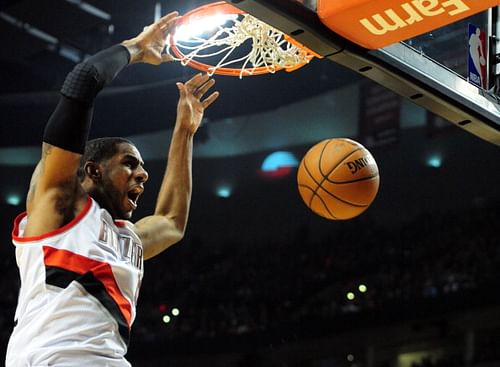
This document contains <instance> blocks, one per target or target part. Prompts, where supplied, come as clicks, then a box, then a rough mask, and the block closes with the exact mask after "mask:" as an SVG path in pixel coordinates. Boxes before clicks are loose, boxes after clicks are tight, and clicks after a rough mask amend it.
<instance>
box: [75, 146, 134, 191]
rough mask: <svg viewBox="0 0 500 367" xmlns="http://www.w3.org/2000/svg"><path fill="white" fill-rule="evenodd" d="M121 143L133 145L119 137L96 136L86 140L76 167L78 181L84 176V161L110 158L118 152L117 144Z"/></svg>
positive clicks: (101, 160)
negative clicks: (83, 150)
mask: <svg viewBox="0 0 500 367" xmlns="http://www.w3.org/2000/svg"><path fill="white" fill-rule="evenodd" d="M123 143H126V144H131V145H134V143H132V142H131V141H130V140H128V139H125V138H121V137H106V138H97V139H92V140H89V141H87V144H86V145H85V152H84V153H83V156H82V160H81V161H80V167H79V168H78V178H79V179H80V181H83V179H84V178H85V168H84V167H85V163H86V162H88V161H92V162H95V163H101V162H103V161H105V160H107V159H110V158H111V157H113V156H114V155H115V154H116V153H117V152H118V145H119V144H123ZM134 146H135V145H134Z"/></svg>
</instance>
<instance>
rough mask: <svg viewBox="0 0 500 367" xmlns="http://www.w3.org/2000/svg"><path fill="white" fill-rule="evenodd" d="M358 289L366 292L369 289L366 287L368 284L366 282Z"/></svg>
mask: <svg viewBox="0 0 500 367" xmlns="http://www.w3.org/2000/svg"><path fill="white" fill-rule="evenodd" d="M358 289H359V291H360V292H361V293H365V292H366V291H367V290H368V288H366V285H364V284H360V285H359V287H358Z"/></svg>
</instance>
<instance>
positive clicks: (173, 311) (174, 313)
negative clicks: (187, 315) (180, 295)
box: [172, 308, 180, 316]
mask: <svg viewBox="0 0 500 367" xmlns="http://www.w3.org/2000/svg"><path fill="white" fill-rule="evenodd" d="M179 313H180V311H179V309H178V308H172V315H174V316H179Z"/></svg>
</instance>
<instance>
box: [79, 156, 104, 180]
mask: <svg viewBox="0 0 500 367" xmlns="http://www.w3.org/2000/svg"><path fill="white" fill-rule="evenodd" d="M83 169H84V171H85V175H86V176H88V177H89V178H90V179H91V180H92V181H94V182H97V181H100V180H101V170H100V167H99V165H98V164H97V163H96V162H93V161H87V162H85V165H84V166H83Z"/></svg>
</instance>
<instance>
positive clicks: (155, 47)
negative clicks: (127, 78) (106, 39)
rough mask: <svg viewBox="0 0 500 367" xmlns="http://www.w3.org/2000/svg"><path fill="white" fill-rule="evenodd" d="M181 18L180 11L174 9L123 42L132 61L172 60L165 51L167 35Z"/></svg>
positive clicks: (149, 62) (153, 62)
mask: <svg viewBox="0 0 500 367" xmlns="http://www.w3.org/2000/svg"><path fill="white" fill-rule="evenodd" d="M177 19H179V13H178V12H176V11H174V12H171V13H169V14H167V15H165V16H164V17H162V18H160V19H159V20H158V21H156V22H154V23H153V24H151V25H149V26H146V27H144V30H143V31H142V32H141V33H139V34H138V35H137V36H136V37H134V38H132V39H130V40H126V41H123V42H122V45H123V46H125V47H126V48H127V49H128V50H129V52H130V63H131V64H133V63H138V62H143V63H146V64H152V65H159V64H161V63H163V62H167V61H172V56H171V55H169V54H168V53H164V50H165V44H166V40H167V35H168V34H169V33H170V32H171V31H172V30H173V28H174V26H175V23H176V21H177Z"/></svg>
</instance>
